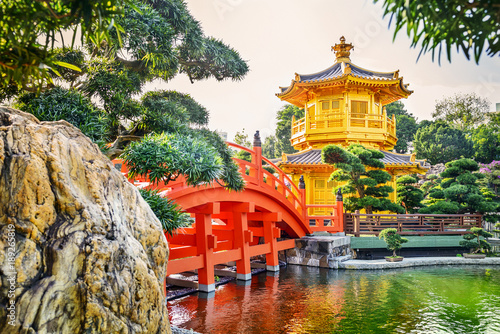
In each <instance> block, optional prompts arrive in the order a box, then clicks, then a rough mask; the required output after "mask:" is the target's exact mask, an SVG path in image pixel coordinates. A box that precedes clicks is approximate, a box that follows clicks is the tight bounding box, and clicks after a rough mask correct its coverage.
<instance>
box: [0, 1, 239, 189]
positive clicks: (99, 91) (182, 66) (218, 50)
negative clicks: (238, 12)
mask: <svg viewBox="0 0 500 334" xmlns="http://www.w3.org/2000/svg"><path fill="white" fill-rule="evenodd" d="M96 3H98V2H96ZM109 3H111V4H116V3H117V2H116V1H111V2H109ZM92 4H93V3H92V2H91V4H90V5H92ZM122 4H123V5H122V7H120V8H121V9H120V12H119V14H120V15H117V16H114V17H113V22H114V24H115V26H116V27H119V28H117V29H110V30H109V31H107V30H106V33H107V34H108V35H107V38H104V39H102V40H101V42H100V43H94V42H96V41H98V40H95V39H87V38H85V39H84V42H85V43H84V49H82V50H80V49H74V48H62V49H51V54H52V55H53V57H54V59H57V60H58V61H62V62H64V63H71V64H73V65H74V66H77V67H78V68H79V69H80V71H78V70H75V67H72V68H64V67H60V66H59V67H57V71H58V74H60V76H55V78H56V79H57V81H60V82H63V83H64V85H66V87H68V86H69V88H62V87H53V86H51V85H44V86H43V92H42V93H41V94H39V96H35V95H33V94H28V93H26V92H20V94H19V96H18V98H17V106H18V107H19V108H21V109H22V110H25V111H28V112H32V113H34V114H35V115H38V116H40V117H42V116H43V117H42V118H43V119H45V120H57V119H66V120H67V121H69V122H71V123H72V124H74V125H75V126H77V127H80V128H81V129H82V130H83V131H84V132H85V133H86V134H88V135H89V136H91V137H92V139H93V140H94V141H96V142H104V141H106V142H112V144H111V145H110V146H109V147H107V149H106V151H105V154H106V155H107V156H108V157H109V158H111V159H113V158H115V157H117V156H119V155H120V154H122V153H123V152H124V150H125V149H126V148H127V147H128V146H129V145H131V143H134V145H132V147H131V148H129V149H128V150H127V152H126V155H125V156H126V158H127V161H128V162H129V163H130V164H131V166H133V168H132V170H133V173H145V172H147V171H152V172H153V174H154V178H155V180H160V179H161V178H162V177H161V176H160V172H165V175H164V176H165V179H164V180H167V181H168V180H171V179H174V178H175V177H177V176H178V175H180V174H184V175H186V176H187V178H188V181H189V182H191V183H192V184H199V183H200V182H203V183H205V182H212V181H214V180H215V179H219V178H221V179H222V180H224V181H225V183H226V184H225V186H227V187H228V188H231V189H237V190H241V189H242V188H243V180H242V178H241V175H240V174H239V173H238V170H237V167H236V165H235V164H234V163H233V161H232V160H231V152H230V150H229V149H228V148H227V146H226V145H225V144H224V143H223V142H222V140H220V138H219V136H218V135H216V134H215V133H212V132H210V131H208V130H204V129H202V127H203V126H205V125H206V124H207V123H208V117H209V114H208V111H207V110H206V109H205V108H204V107H203V106H201V105H200V104H199V103H197V102H196V101H195V100H194V99H192V98H191V97H190V96H189V95H187V94H182V93H179V92H177V91H172V90H171V91H160V90H157V91H153V92H146V93H145V94H144V92H143V90H144V87H145V85H146V84H147V83H149V82H151V81H152V80H157V79H159V80H170V79H172V78H173V77H175V76H176V75H177V74H179V73H184V74H186V75H187V76H188V77H189V78H190V80H191V81H192V82H194V81H196V80H203V79H207V78H215V79H216V80H219V81H220V80H224V79H233V80H240V79H242V78H243V76H244V75H245V74H246V73H247V72H248V66H247V64H246V62H245V61H243V60H242V59H241V58H240V56H239V54H238V53H237V52H236V51H235V50H233V49H232V48H231V47H229V46H227V45H225V44H224V43H223V42H222V41H219V40H216V39H214V38H212V37H207V36H205V35H204V34H203V31H202V29H201V26H200V23H199V22H198V21H197V20H196V19H194V18H193V17H192V16H191V14H190V13H189V11H188V10H187V7H186V4H185V3H184V2H183V1H182V0H142V1H136V0H134V1H127V2H126V3H122ZM80 25H81V24H80ZM80 25H78V27H80ZM16 87H17V86H16ZM141 95H142V96H141ZM3 96H4V97H5V96H6V94H3ZM55 98H57V100H54V99H55ZM91 99H92V100H93V101H98V104H97V105H98V106H99V107H97V106H96V105H93V104H92V103H91V102H90V101H91ZM48 101H56V103H57V104H55V103H53V105H50V102H48ZM59 103H61V104H62V105H64V106H67V107H65V108H62V109H61V110H59V106H58V105H59ZM143 138H145V140H144V141H143V142H141V140H142V139H143ZM149 154H152V155H151V156H149ZM176 154H178V156H173V155H176ZM161 159H166V160H164V161H163V162H161ZM167 161H168V163H167ZM195 161H196V163H197V166H193V162H195ZM166 163H167V164H168V167H165V164H166ZM153 165H154V166H153ZM153 167H154V168H153Z"/></svg>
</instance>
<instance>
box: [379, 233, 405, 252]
mask: <svg viewBox="0 0 500 334" xmlns="http://www.w3.org/2000/svg"><path fill="white" fill-rule="evenodd" d="M378 238H379V239H384V241H385V243H386V244H387V249H388V250H391V251H393V256H396V251H397V250H398V249H401V247H403V244H404V243H407V242H408V239H406V238H402V237H401V236H400V235H399V234H398V230H396V229H395V228H386V229H384V230H382V231H380V233H379V235H378Z"/></svg>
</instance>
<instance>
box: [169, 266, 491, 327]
mask: <svg viewBox="0 0 500 334" xmlns="http://www.w3.org/2000/svg"><path fill="white" fill-rule="evenodd" d="M168 308H169V313H170V319H171V323H172V324H173V325H175V326H178V327H182V328H192V329H193V330H195V331H198V332H200V333H363V334H365V333H452V334H458V333H464V334H466V333H467V334H470V333H481V334H484V333H500V268H499V267H498V266H497V267H495V266H491V267H487V266H484V267H483V266H477V267H476V266H444V267H443V266H440V267H416V268H408V269H394V270H384V271H382V270H373V271H355V270H328V269H322V268H311V267H302V266H294V265H289V266H287V267H284V268H282V269H281V271H280V272H279V273H276V274H274V275H271V274H270V273H265V272H264V273H261V274H258V275H255V276H253V277H252V280H251V282H250V281H249V284H246V285H245V284H243V283H236V282H230V283H228V284H226V285H222V286H219V287H218V288H217V290H216V292H215V294H214V295H213V296H210V297H208V298H206V297H205V298H203V296H202V297H201V298H199V297H198V295H197V294H194V295H190V296H187V297H183V298H180V299H177V300H173V301H170V302H168Z"/></svg>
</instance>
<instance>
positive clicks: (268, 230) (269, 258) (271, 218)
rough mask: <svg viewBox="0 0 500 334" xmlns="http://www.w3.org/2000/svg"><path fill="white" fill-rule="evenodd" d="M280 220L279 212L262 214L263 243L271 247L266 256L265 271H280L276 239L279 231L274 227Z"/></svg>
mask: <svg viewBox="0 0 500 334" xmlns="http://www.w3.org/2000/svg"><path fill="white" fill-rule="evenodd" d="M281 219H282V218H281V212H277V213H267V214H263V222H262V224H263V225H264V242H265V243H266V244H269V246H270V247H271V252H270V253H268V254H266V270H267V271H273V272H275V271H279V270H280V264H279V260H278V241H277V239H278V238H279V237H280V233H281V231H280V229H279V228H278V227H276V222H277V221H281Z"/></svg>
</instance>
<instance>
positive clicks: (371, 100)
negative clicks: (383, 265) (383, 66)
mask: <svg viewBox="0 0 500 334" xmlns="http://www.w3.org/2000/svg"><path fill="white" fill-rule="evenodd" d="M353 49H354V47H353V45H352V44H351V43H349V44H347V43H345V38H344V37H343V36H342V37H341V38H340V44H335V46H333V47H332V50H333V51H334V52H335V56H336V61H335V63H334V64H333V65H332V66H330V67H329V68H327V69H325V70H323V71H320V72H317V73H314V74H307V75H303V74H297V73H296V74H295V78H294V80H292V83H291V84H290V85H289V86H287V87H280V89H281V92H279V93H278V94H276V96H278V97H279V98H280V99H281V100H283V101H287V102H289V103H291V104H293V105H296V106H298V107H299V108H303V109H304V111H305V116H304V117H303V118H301V119H299V120H295V119H293V121H292V137H291V139H290V140H291V143H292V146H293V147H294V148H295V149H296V150H298V151H299V152H298V153H294V154H283V156H282V158H281V159H277V160H275V162H276V164H277V165H278V166H279V167H280V168H281V169H283V170H284V171H285V172H286V173H287V174H289V175H290V176H291V177H292V180H293V181H294V182H295V183H296V184H298V182H299V177H300V176H301V175H303V176H304V181H305V184H306V202H307V203H308V204H318V205H321V204H326V205H328V204H334V203H335V196H334V194H333V192H332V188H333V187H335V186H336V184H334V183H333V182H328V179H329V177H330V174H331V173H332V172H333V171H334V170H335V169H334V168H333V166H331V165H328V164H323V163H321V149H322V148H323V147H324V146H326V145H329V144H336V145H341V146H343V147H347V146H349V145H350V144H354V143H357V144H361V145H363V146H364V147H366V148H372V149H378V150H380V151H381V152H382V153H383V154H384V156H385V157H384V159H382V162H384V164H385V170H386V171H387V172H389V173H390V174H391V175H392V176H393V177H392V180H391V181H390V182H389V184H388V185H390V186H392V187H393V188H394V189H396V182H395V181H396V178H395V177H396V176H397V175H403V174H415V173H418V174H423V173H425V172H426V171H427V170H428V168H429V166H428V165H427V164H426V163H425V161H423V160H416V159H415V155H414V154H398V153H393V152H389V150H392V149H393V148H394V145H396V142H397V138H396V119H395V117H394V115H393V116H392V118H388V117H387V114H386V110H385V107H384V106H385V105H387V104H389V103H391V102H394V101H397V100H399V99H401V98H407V97H408V96H409V95H410V94H412V93H413V91H411V90H409V89H408V84H404V83H403V77H401V76H400V75H399V70H398V71H395V72H376V71H371V70H367V69H364V68H362V67H359V66H357V65H355V64H353V63H352V62H351V59H350V51H351V50H353ZM390 199H391V200H392V201H395V200H396V191H394V192H393V193H392V194H391V196H390ZM315 213H321V212H315Z"/></svg>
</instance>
